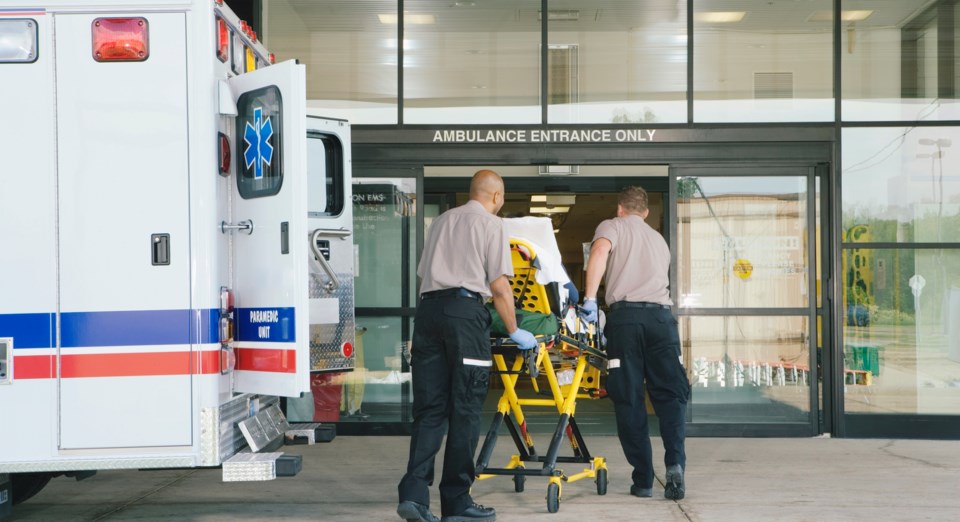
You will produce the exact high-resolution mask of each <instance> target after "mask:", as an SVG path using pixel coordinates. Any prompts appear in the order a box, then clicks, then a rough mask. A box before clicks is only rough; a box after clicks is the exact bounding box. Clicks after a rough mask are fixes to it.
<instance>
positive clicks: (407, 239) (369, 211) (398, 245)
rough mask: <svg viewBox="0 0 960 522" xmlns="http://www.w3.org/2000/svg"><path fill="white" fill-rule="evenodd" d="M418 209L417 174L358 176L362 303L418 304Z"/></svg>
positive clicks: (355, 217) (357, 281) (356, 231)
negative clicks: (393, 176) (416, 260)
mask: <svg viewBox="0 0 960 522" xmlns="http://www.w3.org/2000/svg"><path fill="white" fill-rule="evenodd" d="M416 208H417V206H416V180H415V179H414V178H355V179H354V180H353V227H354V245H355V248H356V252H355V255H356V263H357V273H356V277H355V279H354V281H355V287H354V288H355V293H356V302H357V308H383V307H401V306H412V304H411V303H412V302H413V301H412V299H411V296H413V293H412V292H413V291H414V290H413V287H415V286H416V280H415V275H414V274H416V267H415V266H414V264H413V263H412V262H411V260H413V259H415V250H416V240H415V236H416V215H415V214H416ZM404 292H407V299H406V302H404V299H403V297H404Z"/></svg>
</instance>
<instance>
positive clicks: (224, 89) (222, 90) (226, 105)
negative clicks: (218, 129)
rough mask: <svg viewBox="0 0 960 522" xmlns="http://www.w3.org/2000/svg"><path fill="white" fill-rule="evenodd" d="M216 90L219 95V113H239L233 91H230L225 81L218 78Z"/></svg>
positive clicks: (227, 114) (232, 114)
mask: <svg viewBox="0 0 960 522" xmlns="http://www.w3.org/2000/svg"><path fill="white" fill-rule="evenodd" d="M217 91H218V94H219V97H220V114H221V115H223V116H236V115H238V114H240V113H239V111H237V102H236V101H234V99H233V93H232V92H230V85H228V84H227V82H226V81H224V80H220V81H218V82H217Z"/></svg>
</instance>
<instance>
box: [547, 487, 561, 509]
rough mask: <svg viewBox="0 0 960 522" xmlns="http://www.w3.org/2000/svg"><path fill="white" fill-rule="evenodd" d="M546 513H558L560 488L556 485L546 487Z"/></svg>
mask: <svg viewBox="0 0 960 522" xmlns="http://www.w3.org/2000/svg"><path fill="white" fill-rule="evenodd" d="M547 511H549V512H550V513H556V512H557V511H560V486H559V485H557V484H553V483H550V484H548V485H547Z"/></svg>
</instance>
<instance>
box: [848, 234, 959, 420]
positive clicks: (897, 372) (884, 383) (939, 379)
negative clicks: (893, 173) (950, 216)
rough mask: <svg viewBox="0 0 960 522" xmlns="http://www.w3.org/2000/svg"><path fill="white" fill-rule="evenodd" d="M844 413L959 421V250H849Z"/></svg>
mask: <svg viewBox="0 0 960 522" xmlns="http://www.w3.org/2000/svg"><path fill="white" fill-rule="evenodd" d="M843 268H844V292H843V305H844V309H845V310H846V320H845V326H844V328H843V344H844V347H843V348H844V362H845V364H844V371H845V381H846V387H845V391H844V408H845V410H846V413H874V414H876V413H918V414H951V415H957V414H960V250H956V249H942V250H941V249H936V250H914V249H907V248H904V249H882V250H879V249H878V250H874V249H844V250H843Z"/></svg>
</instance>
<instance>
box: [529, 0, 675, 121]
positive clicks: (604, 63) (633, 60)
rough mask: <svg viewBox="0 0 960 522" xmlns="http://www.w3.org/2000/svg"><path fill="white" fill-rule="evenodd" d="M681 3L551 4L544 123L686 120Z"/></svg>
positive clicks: (562, 0) (566, 0) (577, 0)
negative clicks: (547, 106)
mask: <svg viewBox="0 0 960 522" xmlns="http://www.w3.org/2000/svg"><path fill="white" fill-rule="evenodd" d="M686 14H687V13H686V4H685V3H684V2H634V1H623V0H614V1H608V2H604V3H603V4H602V5H601V4H597V3H591V2H583V1H582V0H553V1H551V2H550V18H549V25H548V29H547V33H548V38H549V43H550V44H549V49H548V51H547V56H548V61H547V63H548V67H549V69H548V72H547V85H548V86H547V103H548V105H549V108H548V111H549V112H548V116H547V121H548V122H549V123H677V122H686V121H687V103H686V99H687V96H686V91H687V16H686Z"/></svg>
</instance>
